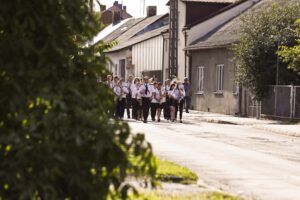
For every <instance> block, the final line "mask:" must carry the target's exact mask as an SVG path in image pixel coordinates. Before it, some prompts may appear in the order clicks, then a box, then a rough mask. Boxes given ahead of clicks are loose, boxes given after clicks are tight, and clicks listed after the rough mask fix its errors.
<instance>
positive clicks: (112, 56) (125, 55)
mask: <svg viewBox="0 0 300 200" xmlns="http://www.w3.org/2000/svg"><path fill="white" fill-rule="evenodd" d="M106 56H107V57H108V58H109V61H108V63H107V69H108V70H110V71H111V72H112V73H113V75H114V76H115V75H117V76H119V77H122V78H124V79H126V78H127V77H128V75H129V74H132V73H133V71H132V69H131V68H129V69H128V68H127V66H128V59H130V58H131V56H132V55H131V51H130V49H124V50H121V51H117V52H110V53H107V54H106ZM120 60H125V66H123V67H125V75H122V74H121V72H122V69H121V67H122V66H120ZM123 70H124V69H123Z"/></svg>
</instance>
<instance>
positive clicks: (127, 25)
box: [101, 18, 144, 42]
mask: <svg viewBox="0 0 300 200" xmlns="http://www.w3.org/2000/svg"><path fill="white" fill-rule="evenodd" d="M142 20H144V18H129V19H126V20H123V21H121V22H120V23H119V24H117V25H115V26H118V27H117V28H116V29H114V30H112V31H111V32H110V33H109V34H108V35H106V36H105V37H103V38H101V39H102V41H103V42H112V41H114V40H115V39H117V38H118V37H120V36H121V35H122V34H123V33H125V32H126V31H128V30H129V29H131V28H132V27H133V26H135V25H137V24H138V23H140V22H141V21H142ZM104 30H105V29H104ZM104 30H103V31H104ZM101 32H102V31H101Z"/></svg>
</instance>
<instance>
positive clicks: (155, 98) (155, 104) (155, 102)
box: [150, 82, 160, 121]
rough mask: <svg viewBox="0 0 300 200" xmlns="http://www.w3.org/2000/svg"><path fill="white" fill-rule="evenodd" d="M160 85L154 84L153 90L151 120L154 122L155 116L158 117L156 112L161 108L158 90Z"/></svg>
mask: <svg viewBox="0 0 300 200" xmlns="http://www.w3.org/2000/svg"><path fill="white" fill-rule="evenodd" d="M157 87H158V84H157V82H154V83H153V88H152V90H151V91H152V97H151V105H150V107H151V119H152V121H155V116H156V111H157V108H158V106H159V101H160V94H159V91H158V89H157Z"/></svg>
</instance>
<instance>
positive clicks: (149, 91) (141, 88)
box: [139, 83, 152, 98]
mask: <svg viewBox="0 0 300 200" xmlns="http://www.w3.org/2000/svg"><path fill="white" fill-rule="evenodd" d="M146 85H147V87H148V92H147V94H146ZM151 89H152V87H151V85H150V84H149V83H147V84H143V85H141V87H140V88H139V92H140V94H141V95H142V97H147V98H150V97H151V96H152V92H151Z"/></svg>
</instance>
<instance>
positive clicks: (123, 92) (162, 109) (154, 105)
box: [105, 75, 189, 123]
mask: <svg viewBox="0 0 300 200" xmlns="http://www.w3.org/2000/svg"><path fill="white" fill-rule="evenodd" d="M105 83H106V85H107V86H108V87H110V88H111V89H112V91H113V92H114V94H115V97H116V98H115V99H116V108H115V114H114V115H115V117H116V118H119V119H123V118H124V114H125V109H126V110H127V117H128V118H130V108H132V118H133V119H135V120H141V121H143V122H144V123H147V121H148V116H149V111H150V116H151V119H152V121H157V122H160V121H161V116H162V113H163V117H164V119H166V120H170V121H171V122H175V121H177V115H178V112H179V121H180V123H182V114H183V108H184V103H186V112H188V107H189V98H188V97H189V94H186V92H187V89H188V90H189V88H187V86H189V85H187V84H188V80H187V78H185V83H181V82H178V81H176V80H173V81H171V80H170V79H168V80H166V81H165V82H164V84H163V83H160V82H156V81H154V80H153V79H149V78H148V77H147V76H145V77H144V78H143V79H140V78H134V77H133V76H129V77H128V80H127V81H124V80H123V79H122V78H119V77H118V76H115V77H112V76H111V75H108V76H107V80H106V82H105Z"/></svg>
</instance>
